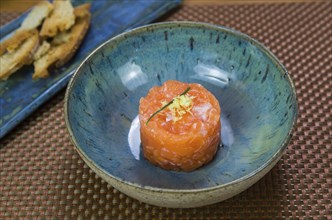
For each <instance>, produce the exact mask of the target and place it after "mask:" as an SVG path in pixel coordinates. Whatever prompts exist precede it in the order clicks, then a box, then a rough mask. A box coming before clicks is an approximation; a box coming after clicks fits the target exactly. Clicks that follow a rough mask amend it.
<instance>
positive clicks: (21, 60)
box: [0, 30, 39, 80]
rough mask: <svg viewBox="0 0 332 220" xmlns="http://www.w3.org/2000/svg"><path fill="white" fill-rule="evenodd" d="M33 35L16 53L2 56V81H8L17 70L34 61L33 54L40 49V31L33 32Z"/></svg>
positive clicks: (0, 61)
mask: <svg viewBox="0 0 332 220" xmlns="http://www.w3.org/2000/svg"><path fill="white" fill-rule="evenodd" d="M31 33H32V35H31V36H30V37H29V38H27V39H25V40H24V41H23V42H22V44H20V45H19V46H18V47H17V48H16V49H15V50H14V51H12V52H8V53H5V54H3V55H1V56H0V80H6V79H7V78H8V77H9V76H10V75H11V74H13V73H14V72H15V71H16V70H18V69H19V68H21V67H22V66H23V65H25V64H30V63H31V62H32V61H33V54H34V53H35V51H36V49H37V48H38V44H39V35H38V31H37V30H34V31H31Z"/></svg>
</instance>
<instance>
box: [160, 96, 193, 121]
mask: <svg viewBox="0 0 332 220" xmlns="http://www.w3.org/2000/svg"><path fill="white" fill-rule="evenodd" d="M194 98H195V97H194V96H190V95H188V94H185V95H180V96H177V97H175V98H174V99H173V102H172V103H171V104H170V105H169V106H168V107H167V108H168V109H169V110H170V112H171V116H172V121H173V123H175V122H177V121H179V120H181V119H182V117H183V115H185V114H186V113H190V114H192V113H191V109H192V108H193V99H194ZM163 103H165V101H163V102H162V104H163Z"/></svg>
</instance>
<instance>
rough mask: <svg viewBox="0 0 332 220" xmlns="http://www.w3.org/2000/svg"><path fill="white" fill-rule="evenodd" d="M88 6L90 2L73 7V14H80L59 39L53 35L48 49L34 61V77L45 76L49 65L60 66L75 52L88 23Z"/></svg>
mask: <svg viewBox="0 0 332 220" xmlns="http://www.w3.org/2000/svg"><path fill="white" fill-rule="evenodd" d="M89 8H90V4H84V5H81V6H78V7H76V8H75V14H80V15H82V16H81V17H77V18H76V21H75V25H74V26H73V27H72V28H71V29H70V30H68V31H67V32H64V33H61V35H59V36H60V37H58V38H60V39H57V37H55V38H54V40H53V42H52V43H51V48H50V49H49V51H48V52H47V53H46V54H44V55H43V56H42V57H40V58H39V59H37V60H36V61H35V62H34V67H35V73H34V74H33V76H32V77H33V78H34V79H36V78H45V77H47V76H48V75H49V73H48V68H49V67H50V66H52V65H55V66H56V67H60V66H62V65H63V64H65V63H66V62H67V61H68V60H69V59H70V58H71V57H72V56H73V55H74V54H75V52H76V50H77V49H78V47H79V45H80V44H81V42H82V40H83V38H84V36H85V34H86V32H87V30H88V28H89V25H90V17H91V15H90V12H89Z"/></svg>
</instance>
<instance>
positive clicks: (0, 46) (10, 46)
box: [0, 30, 34, 55]
mask: <svg viewBox="0 0 332 220" xmlns="http://www.w3.org/2000/svg"><path fill="white" fill-rule="evenodd" d="M33 32H34V31H29V30H17V31H16V32H15V33H14V34H13V35H12V36H11V37H10V38H8V39H6V40H4V41H2V42H1V43H0V55H3V54H4V53H6V52H9V53H11V52H13V51H14V50H15V49H16V48H17V47H18V46H20V45H21V44H22V42H23V41H24V40H26V39H27V38H29V37H30V36H31V35H33Z"/></svg>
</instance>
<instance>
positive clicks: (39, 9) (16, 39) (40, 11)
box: [0, 1, 53, 55]
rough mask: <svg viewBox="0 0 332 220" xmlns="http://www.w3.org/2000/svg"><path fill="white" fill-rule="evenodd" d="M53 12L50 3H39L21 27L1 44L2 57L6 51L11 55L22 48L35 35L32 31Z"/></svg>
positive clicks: (0, 53)
mask: <svg viewBox="0 0 332 220" xmlns="http://www.w3.org/2000/svg"><path fill="white" fill-rule="evenodd" d="M52 10H53V5H52V4H51V3H49V2H48V1H42V2H40V3H38V4H37V5H36V6H35V7H34V8H33V9H32V10H31V11H30V13H29V14H28V15H27V17H26V18H25V19H24V21H23V22H22V24H21V27H20V28H19V29H18V30H17V31H16V32H15V33H14V34H13V35H12V36H11V37H10V38H8V39H7V40H5V41H3V42H1V43H0V55H2V54H4V53H5V52H6V51H7V52H9V53H11V52H13V51H14V50H15V49H16V48H17V47H18V46H20V45H21V43H22V42H23V41H25V40H26V39H27V38H28V37H30V36H31V35H32V34H33V33H32V32H33V31H32V32H31V30H35V29H36V28H37V27H38V26H40V25H41V23H42V21H43V20H44V19H45V18H46V17H47V16H48V14H49V13H50V12H51V11H52Z"/></svg>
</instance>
